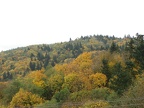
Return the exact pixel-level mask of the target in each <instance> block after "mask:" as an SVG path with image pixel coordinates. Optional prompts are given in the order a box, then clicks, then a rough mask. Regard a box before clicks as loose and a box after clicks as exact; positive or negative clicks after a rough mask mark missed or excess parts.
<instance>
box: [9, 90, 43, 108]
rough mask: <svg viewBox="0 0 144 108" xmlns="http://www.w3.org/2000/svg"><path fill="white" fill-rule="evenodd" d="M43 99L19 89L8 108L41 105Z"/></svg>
mask: <svg viewBox="0 0 144 108" xmlns="http://www.w3.org/2000/svg"><path fill="white" fill-rule="evenodd" d="M43 102H44V99H42V98H41V97H39V96H38V95H35V94H32V93H31V92H27V91H25V90H23V89H20V90H19V92H18V93H16V94H15V96H14V97H13V98H12V101H11V102H10V108H16V107H19V108H24V107H27V108H29V107H32V106H34V105H36V104H40V103H43Z"/></svg>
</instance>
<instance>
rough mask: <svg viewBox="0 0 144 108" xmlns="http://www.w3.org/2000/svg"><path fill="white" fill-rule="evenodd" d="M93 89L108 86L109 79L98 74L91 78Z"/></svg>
mask: <svg viewBox="0 0 144 108" xmlns="http://www.w3.org/2000/svg"><path fill="white" fill-rule="evenodd" d="M89 80H90V83H91V85H92V88H93V89H95V88H98V87H103V86H105V85H106V81H107V77H106V75H104V74H102V73H96V74H92V75H90V76H89Z"/></svg>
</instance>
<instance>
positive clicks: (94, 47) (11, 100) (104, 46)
mask: <svg viewBox="0 0 144 108" xmlns="http://www.w3.org/2000/svg"><path fill="white" fill-rule="evenodd" d="M143 70H144V41H143V36H142V35H139V34H137V36H136V37H131V36H125V37H124V38H117V37H115V36H103V35H93V36H81V37H80V38H77V39H75V40H72V39H71V38H70V39H69V42H60V43H55V44H41V45H32V46H27V47H22V48H16V49H11V50H8V51H3V52H1V53H0V106H1V107H11V108H14V107H31V106H35V107H37V108H39V107H60V108H69V107H72V108H77V107H82V108H83V107H84V108H87V107H88V108H95V107H96V108H97V107H98V108H103V107H121V106H125V107H130V106H132V107H133V106H135V105H136V106H137V105H138V106H140V107H142V105H143V104H142V103H143V97H144V95H143V94H144V93H143V91H144V89H143V86H142V85H141V83H143V82H144V80H143V79H144V77H143ZM135 91H136V92H137V93H136V94H134V93H135ZM124 99H126V100H125V102H121V100H124ZM143 107H144V106H143Z"/></svg>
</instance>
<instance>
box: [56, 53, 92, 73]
mask: <svg viewBox="0 0 144 108" xmlns="http://www.w3.org/2000/svg"><path fill="white" fill-rule="evenodd" d="M91 56H92V53H91V52H84V53H83V54H81V55H79V56H78V57H77V58H76V59H75V60H73V61H72V62H70V63H68V64H66V63H65V64H63V65H60V64H58V65H56V66H55V69H56V70H57V71H58V72H63V73H64V74H65V75H68V74H69V73H72V72H73V73H79V74H80V73H81V74H84V75H90V74H92V73H93V70H92V63H93V62H92V58H91Z"/></svg>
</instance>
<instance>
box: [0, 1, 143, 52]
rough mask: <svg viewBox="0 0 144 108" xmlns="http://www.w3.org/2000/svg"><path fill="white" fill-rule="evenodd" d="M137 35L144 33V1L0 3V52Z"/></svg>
mask: <svg viewBox="0 0 144 108" xmlns="http://www.w3.org/2000/svg"><path fill="white" fill-rule="evenodd" d="M137 32H138V33H140V34H143V33H144V1H143V0H0V51H2V50H8V49H12V48H17V47H21V46H28V45H32V44H43V43H45V44H50V43H55V42H61V41H68V40H69V38H70V37H71V38H72V39H75V38H77V37H81V36H85V35H93V34H103V35H115V36H117V37H120V36H121V37H123V36H124V35H125V34H126V35H127V34H130V35H135V34H136V33H137Z"/></svg>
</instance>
